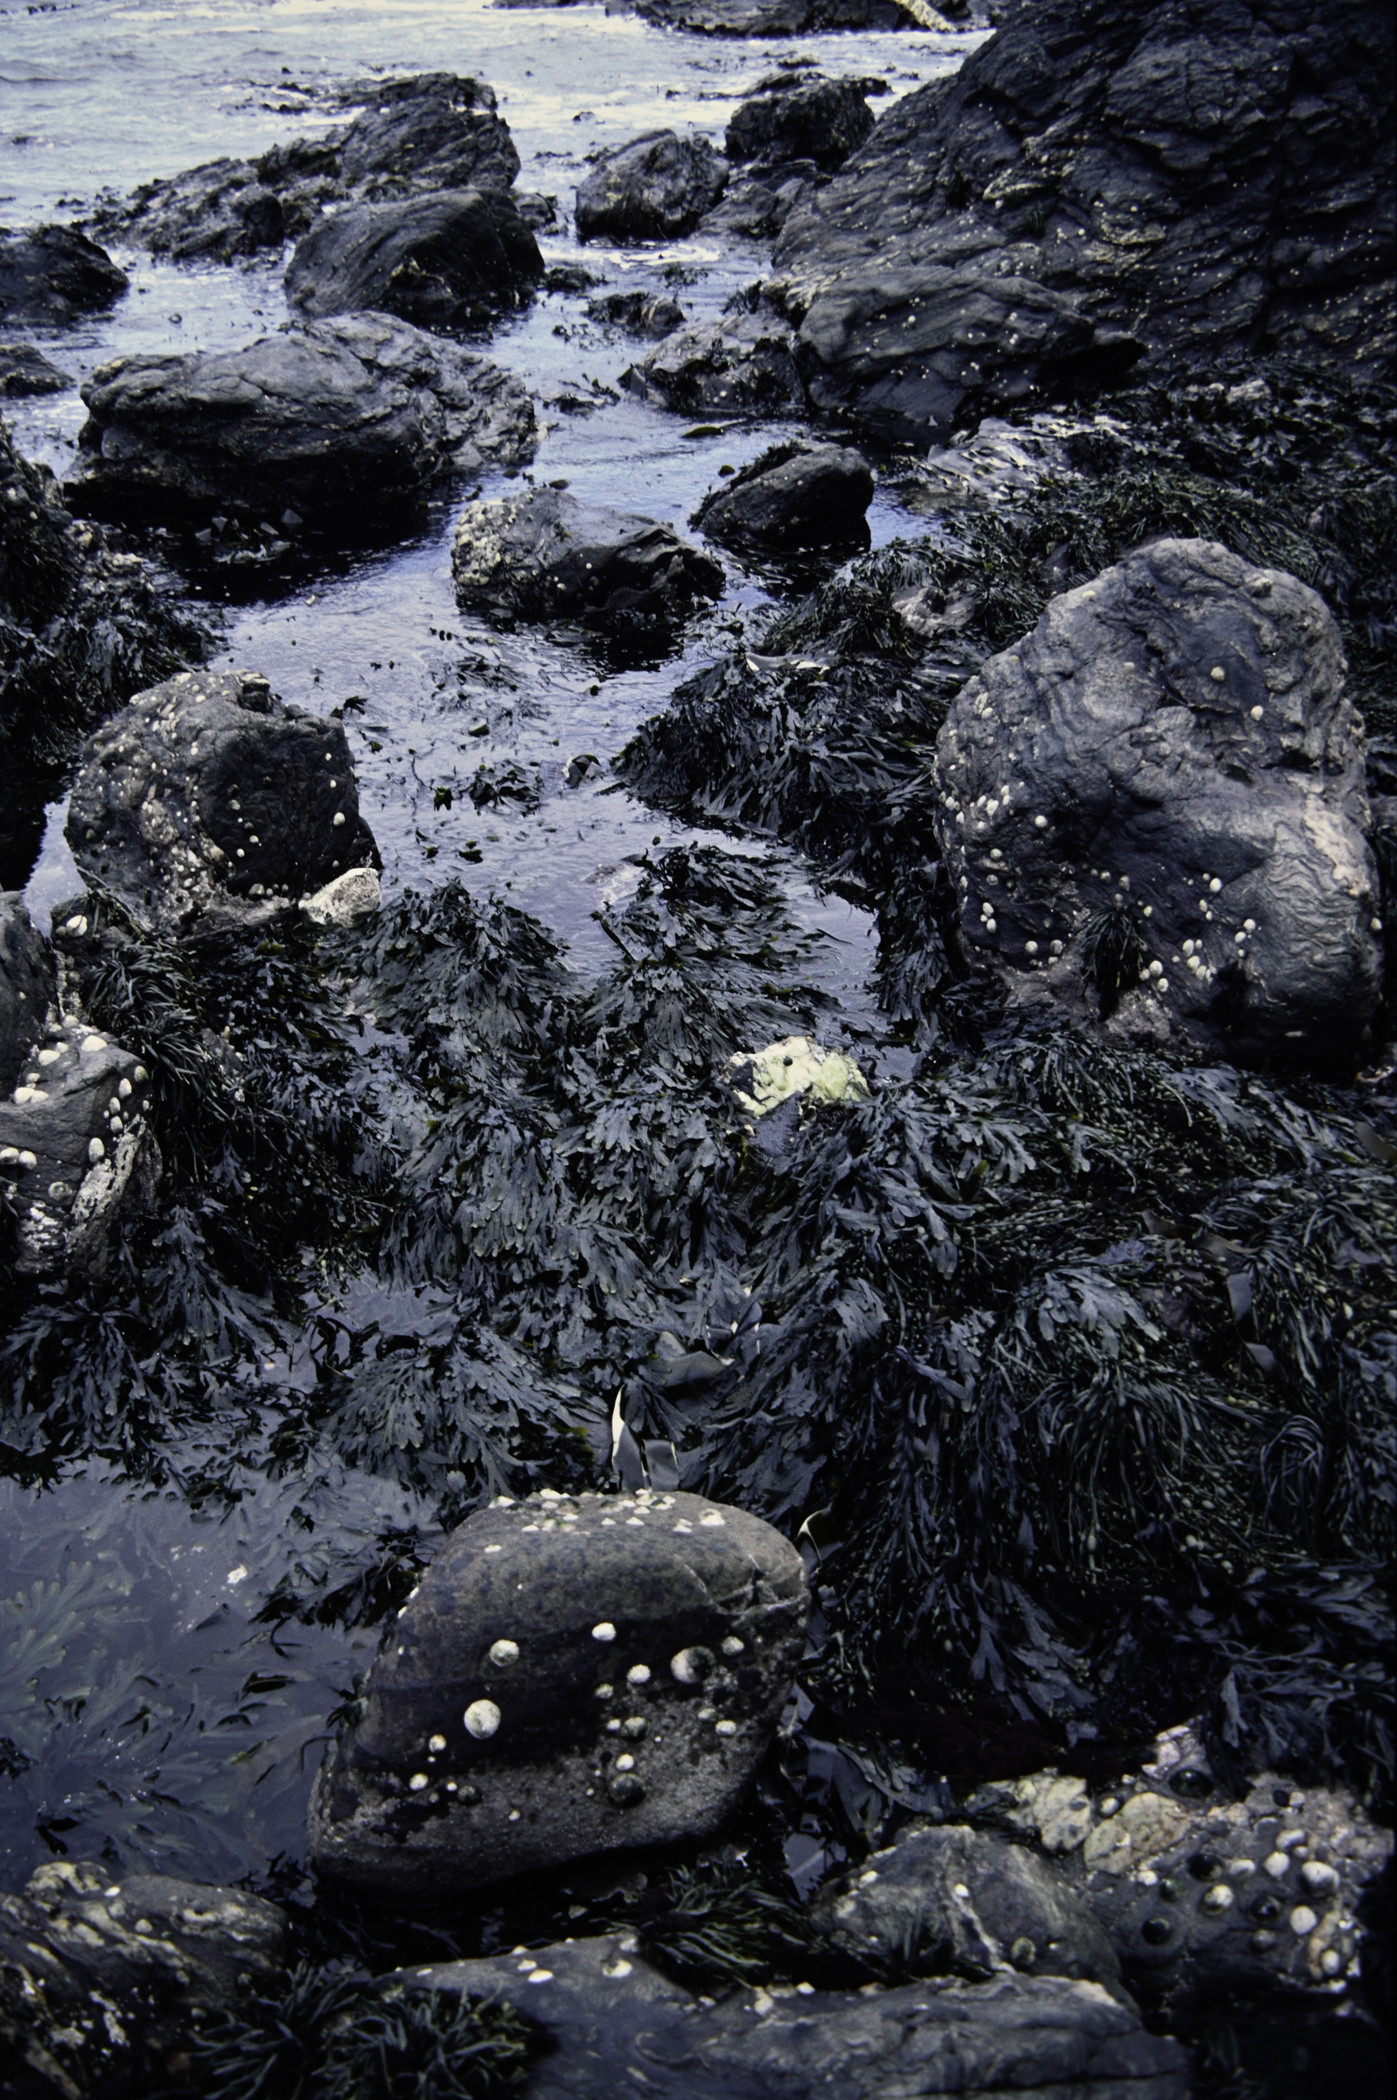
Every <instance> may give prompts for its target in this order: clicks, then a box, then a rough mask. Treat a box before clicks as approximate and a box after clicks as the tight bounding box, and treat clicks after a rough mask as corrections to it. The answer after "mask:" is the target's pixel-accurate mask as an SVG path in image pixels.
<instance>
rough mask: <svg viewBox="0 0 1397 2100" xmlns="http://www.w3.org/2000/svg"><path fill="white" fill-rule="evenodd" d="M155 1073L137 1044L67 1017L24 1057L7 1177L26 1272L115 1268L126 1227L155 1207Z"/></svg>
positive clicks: (7, 1124) (0, 1138) (86, 1272)
mask: <svg viewBox="0 0 1397 2100" xmlns="http://www.w3.org/2000/svg"><path fill="white" fill-rule="evenodd" d="M149 1105H150V1104H149V1077H148V1075H147V1073H146V1070H145V1067H144V1066H143V1065H141V1064H138V1062H137V1061H136V1059H135V1058H134V1057H133V1056H132V1055H131V1053H130V1051H129V1050H123V1049H122V1048H121V1047H120V1045H119V1044H116V1043H110V1042H108V1041H107V1039H106V1037H105V1036H103V1035H102V1034H101V1033H100V1032H99V1031H98V1030H97V1029H95V1028H88V1027H86V1026H85V1025H84V1024H83V1023H81V1022H79V1021H75V1020H73V1019H72V1018H71V1017H68V1018H65V1019H64V1020H63V1021H61V1022H59V1023H55V1024H52V1025H50V1026H47V1027H46V1028H45V1029H44V1031H43V1034H42V1035H41V1036H40V1037H39V1039H38V1040H37V1042H35V1043H34V1044H32V1045H31V1047H30V1050H29V1053H28V1055H27V1056H26V1057H24V1058H23V1059H22V1060H21V1065H20V1074H19V1084H18V1085H17V1086H16V1087H15V1089H14V1091H13V1093H12V1094H11V1095H10V1098H9V1099H8V1100H6V1101H0V1175H3V1177H4V1178H5V1180H6V1181H7V1182H8V1183H9V1187H10V1199H11V1202H12V1205H13V1208H14V1211H15V1215H16V1218H17V1221H18V1239H17V1243H16V1251H15V1268H16V1270H17V1272H18V1273H19V1274H20V1275H22V1276H56V1275H61V1274H63V1273H64V1272H65V1271H67V1272H69V1273H71V1274H74V1275H79V1276H91V1277H101V1276H103V1275H105V1274H106V1271H107V1268H108V1266H109V1263H110V1258H111V1253H112V1248H113V1244H114V1241H115V1236H116V1232H117V1229H118V1227H119V1226H120V1224H121V1223H122V1221H123V1220H124V1219H126V1218H128V1217H130V1216H133V1215H137V1214H139V1213H141V1212H144V1211H148V1210H150V1209H151V1208H152V1206H153V1204H154V1201H155V1192H156V1188H157V1186H158V1184H159V1180H160V1169H161V1162H160V1151H159V1147H158V1146H157V1145H156V1142H155V1138H154V1135H153V1134H152V1132H151V1130H150V1128H149V1125H148V1123H147V1121H146V1111H147V1109H148V1108H149Z"/></svg>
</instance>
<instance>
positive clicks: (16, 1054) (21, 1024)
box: [0, 890, 56, 1094]
mask: <svg viewBox="0 0 1397 2100" xmlns="http://www.w3.org/2000/svg"><path fill="white" fill-rule="evenodd" d="M55 995H56V986H55V983H54V974H53V957H52V955H51V954H50V953H49V946H48V942H47V941H46V940H45V939H44V937H43V935H42V934H41V933H40V932H39V930H38V928H37V927H36V926H35V925H34V924H33V923H32V921H31V920H30V917H29V914H28V912H27V911H26V910H25V908H24V905H23V904H22V903H21V901H20V895H19V892H18V890H10V891H5V892H0V1093H6V1094H7V1093H9V1092H10V1090H11V1088H12V1087H13V1086H14V1085H15V1082H16V1081H17V1079H18V1078H19V1075H20V1071H21V1068H22V1060H23V1059H24V1057H25V1056H26V1055H27V1054H28V1052H29V1051H30V1050H31V1049H32V1047H33V1045H34V1044H35V1043H36V1042H37V1041H38V1039H39V1037H40V1035H41V1034H42V1032H43V1027H44V1020H45V1017H46V1015H47V1013H48V1010H49V1007H50V1005H51V1004H52V1002H53V999H54V997H55Z"/></svg>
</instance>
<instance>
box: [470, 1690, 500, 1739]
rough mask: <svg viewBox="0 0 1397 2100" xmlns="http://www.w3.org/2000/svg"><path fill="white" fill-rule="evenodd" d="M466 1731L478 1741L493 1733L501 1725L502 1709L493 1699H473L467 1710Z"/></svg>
mask: <svg viewBox="0 0 1397 2100" xmlns="http://www.w3.org/2000/svg"><path fill="white" fill-rule="evenodd" d="M465 1722H466V1733H467V1734H468V1735H473V1736H474V1737H475V1738H476V1741H477V1742H480V1741H483V1740H484V1738H485V1737H486V1736H490V1735H493V1734H494V1733H495V1730H496V1729H497V1728H498V1727H499V1725H500V1710H499V1708H498V1706H496V1704H495V1702H494V1700H493V1699H472V1701H471V1703H470V1705H469V1706H468V1707H467V1708H466V1712H465Z"/></svg>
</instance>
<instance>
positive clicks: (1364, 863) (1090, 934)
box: [936, 540, 1381, 1064]
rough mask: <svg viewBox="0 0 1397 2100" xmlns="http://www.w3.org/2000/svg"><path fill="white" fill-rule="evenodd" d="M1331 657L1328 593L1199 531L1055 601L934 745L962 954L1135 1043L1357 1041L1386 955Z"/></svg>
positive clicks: (1239, 1056) (1350, 719) (1328, 1058)
mask: <svg viewBox="0 0 1397 2100" xmlns="http://www.w3.org/2000/svg"><path fill="white" fill-rule="evenodd" d="M1344 668H1345V666H1344V660H1343V652H1342V646H1341V643H1340V639H1339V631H1338V628H1337V626H1336V625H1335V623H1334V620H1333V617H1332V615H1331V614H1330V613H1329V611H1328V609H1327V607H1326V606H1325V605H1324V602H1323V600H1322V599H1320V598H1319V597H1317V596H1316V594H1315V593H1314V592H1313V591H1311V590H1310V589H1308V588H1307V587H1306V586H1305V585H1304V584H1302V583H1298V582H1297V581H1296V580H1295V578H1294V577H1292V576H1286V575H1284V574H1282V573H1280V572H1279V571H1276V570H1270V569H1257V568H1254V567H1252V566H1251V564H1249V563H1247V562H1243V561H1240V560H1239V559H1238V558H1237V556H1236V555H1233V554H1230V553H1229V552H1228V551H1227V549H1226V548H1224V547H1220V546H1218V545H1216V544H1214V543H1212V542H1210V541H1206V540H1162V541H1158V542H1156V543H1155V544H1154V545H1153V546H1150V547H1147V548H1145V549H1143V550H1142V551H1141V552H1139V553H1137V554H1133V555H1130V556H1128V557H1127V559H1126V560H1125V561H1123V562H1120V563H1118V564H1117V566H1116V567H1115V568H1113V569H1108V570H1107V571H1106V572H1105V574H1104V575H1102V576H1099V577H1097V578H1096V580H1095V581H1094V582H1093V583H1089V584H1086V585H1084V586H1083V587H1082V588H1081V589H1079V590H1075V591H1069V592H1067V593H1065V594H1064V595H1063V596H1062V597H1060V598H1055V599H1054V600H1053V601H1052V602H1051V603H1050V604H1049V606H1048V608H1047V610H1046V612H1045V613H1044V614H1043V617H1042V619H1041V620H1040V621H1039V623H1038V625H1037V627H1036V628H1035V629H1034V630H1033V632H1032V633H1031V634H1029V635H1026V636H1025V637H1024V639H1023V641H1021V642H1019V643H1017V644H1016V645H1015V646H1014V647H1013V648H1012V649H1008V650H1005V651H1003V652H1002V653H1001V654H1000V655H998V656H995V657H992V658H991V659H990V660H989V662H988V663H986V664H985V665H984V666H983V667H982V669H981V671H980V673H979V675H978V676H977V677H975V678H973V679H971V680H970V682H969V683H968V684H967V685H966V686H965V687H963V688H962V690H961V692H960V693H959V694H958V695H957V697H956V699H955V701H954V702H953V704H952V707H951V711H950V714H949V715H948V716H947V719H946V723H945V726H944V727H943V729H942V731H941V733H940V736H939V738H938V740H937V757H938V764H939V769H940V775H941V785H942V790H943V793H942V797H941V801H940V805H939V808H938V812H937V817H936V825H937V832H938V835H939V837H940V840H941V844H942V849H943V851H944V854H945V857H946V864H947V867H948V869H949V871H950V874H951V878H952V881H953V883H954V884H955V885H956V888H957V891H958V893H959V898H960V919H959V923H960V932H961V938H962V940H963V942H964V945H965V948H966V952H967V953H968V955H969V956H970V957H971V958H972V959H974V960H976V961H979V962H983V963H987V964H989V965H991V966H992V967H993V968H994V969H995V970H996V972H997V973H998V975H999V977H1000V979H1001V981H1002V982H1003V983H1004V985H1005V986H1006V988H1007V989H1008V991H1009V993H1010V996H1011V997H1013V998H1015V999H1017V1000H1020V1001H1022V1002H1028V1003H1035V1004H1036V1003H1041V1004H1044V1005H1048V1004H1055V1005H1057V1006H1058V1007H1059V1008H1060V1009H1061V1010H1064V1011H1066V1012H1068V1013H1070V1014H1072V1015H1074V1016H1075V1017H1077V1018H1078V1019H1079V1020H1083V1021H1085V1022H1088V1023H1089V1024H1090V1025H1102V1024H1104V1025H1105V1026H1106V1027H1108V1028H1109V1029H1110V1031H1111V1032H1113V1033H1114V1034H1117V1035H1120V1036H1123V1037H1124V1038H1126V1039H1130V1038H1137V1039H1141V1040H1156V1041H1161V1042H1163V1041H1177V1042H1180V1043H1183V1044H1188V1045H1191V1046H1193V1047H1194V1048H1196V1049H1199V1050H1202V1051H1204V1052H1206V1053H1207V1054H1209V1055H1212V1056H1225V1057H1227V1058H1231V1059H1235V1060H1241V1061H1249V1060H1255V1059H1261V1058H1282V1059H1294V1060H1296V1061H1298V1062H1302V1063H1310V1064H1323V1063H1333V1062H1334V1061H1336V1060H1340V1061H1342V1060H1346V1059H1353V1058H1361V1055H1362V1043H1363V1037H1364V1031H1365V1029H1366V1027H1367V1025H1368V1023H1369V1021H1370V1020H1371V1018H1372V1015H1373V1013H1374V1010H1375V1008H1376V1005H1377V1000H1378V994H1379V980H1380V968H1381V959H1380V950H1379V945H1378V940H1377V937H1376V929H1375V927H1374V925H1373V920H1374V918H1375V916H1376V914H1377V910H1378V904H1377V869H1376V867H1375V864H1374V861H1373V856H1372V853H1371V850H1370V848H1369V844H1368V838H1367V831H1368V807H1367V799H1366V794H1365V789H1364V782H1363V743H1362V729H1361V724H1360V723H1359V721H1358V719H1357V717H1356V716H1355V714H1354V712H1353V709H1352V707H1351V706H1350V705H1349V703H1348V701H1347V700H1345V698H1344Z"/></svg>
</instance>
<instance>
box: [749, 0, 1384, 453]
mask: <svg viewBox="0 0 1397 2100" xmlns="http://www.w3.org/2000/svg"><path fill="white" fill-rule="evenodd" d="M1392 58H1393V53H1392V16H1391V11H1390V9H1388V8H1387V7H1385V6H1384V5H1382V4H1380V0H1338V4H1337V5H1334V6H1323V7H1321V6H1319V5H1318V4H1316V0H1230V4H1229V5H1228V6H1227V7H1226V8H1224V9H1223V11H1222V12H1221V13H1219V11H1218V10H1217V9H1216V8H1213V9H1209V10H1206V11H1201V10H1199V9H1198V8H1197V7H1195V6H1194V5H1193V4H1191V0H1158V4H1156V5H1154V6H1152V7H1149V8H1147V9H1146V10H1145V11H1144V12H1143V13H1141V12H1132V11H1129V10H1122V9H1120V8H1118V7H1116V6H1114V5H1111V4H1110V0H1047V4H1045V5H1043V6H1039V7H1032V8H1022V9H1019V10H1018V11H1017V12H1016V13H1015V14H1014V16H1013V17H1012V19H1011V21H1010V22H1009V23H1008V24H1007V25H1006V27H1005V28H1003V29H1002V30H1001V31H1000V32H999V33H998V35H997V36H995V37H994V38H993V39H992V40H991V41H990V42H989V43H988V44H986V45H985V46H983V47H982V48H981V50H979V51H978V52H976V53H975V55H974V56H973V57H972V58H970V59H969V60H968V61H967V62H966V64H965V65H964V66H963V67H962V69H961V71H960V72H959V73H958V74H957V75H956V76H955V78H954V79H953V80H951V81H949V82H944V81H943V82H937V83H934V84H933V85H931V86H929V87H926V88H923V89H921V90H919V91H918V92H917V93H916V94H913V95H909V96H908V97H907V98H906V100H905V101H903V102H901V103H899V104H898V105H897V106H896V107H895V108H893V109H891V110H889V111H888V113H887V114H886V115H885V116H884V117H883V118H882V120H881V121H880V122H879V123H878V124H877V126H876V127H875V129H874V131H873V133H872V135H871V136H870V137H869V139H868V140H867V142H866V143H865V144H864V146H863V147H862V148H861V149H860V151H859V152H858V153H856V154H855V155H854V156H853V158H852V159H851V160H850V161H849V162H848V163H847V164H846V166H845V168H844V170H843V171H842V173H841V174H840V175H838V176H837V177H836V178H835V180H834V181H833V182H832V183H831V184H830V185H829V186H828V187H827V188H826V189H824V190H823V191H821V192H819V193H818V194H816V195H813V196H812V197H810V198H809V199H808V200H807V201H806V202H805V204H804V205H803V206H802V207H800V208H798V209H797V211H796V212H794V213H793V214H792V216H791V218H790V219H789V220H788V222H787V224H786V226H785V228H784V230H783V233H782V235H781V238H780V241H779V243H778V245H777V248H776V251H775V255H774V258H773V274H774V281H775V285H776V287H777V289H778V290H779V292H780V294H781V296H782V297H783V298H784V300H785V302H786V304H787V307H788V309H789V311H790V312H791V314H792V316H793V317H795V318H798V319H800V321H801V323H802V326H801V345H802V353H803V357H804V360H805V365H804V369H805V374H806V378H807V382H808V385H809V388H810V392H811V396H812V399H813V400H814V401H815V403H816V405H817V406H819V407H821V408H825V409H830V410H849V411H852V412H853V413H854V414H855V415H857V416H858V417H860V418H863V419H866V420H867V421H869V422H871V423H875V424H877V425H879V426H880V427H883V428H885V429H887V430H889V431H892V432H902V433H906V434H911V433H925V432H927V431H929V430H933V429H945V428H946V427H948V426H949V425H950V424H951V422H952V421H953V420H954V419H956V418H958V417H965V416H970V415H973V414H975V413H977V412H979V411H980V410H981V409H983V408H985V407H989V406H992V405H994V404H996V403H1005V402H1012V401H1016V400H1021V399H1023V398H1024V397H1025V396H1027V395H1029V394H1031V393H1033V392H1035V391H1039V392H1044V393H1052V392H1055V391H1059V390H1061V389H1063V388H1066V387H1071V386H1075V385H1079V384H1084V383H1089V382H1091V381H1092V380H1093V379H1095V378H1097V377H1099V376H1104V375H1106V374H1109V373H1110V372H1111V371H1113V370H1119V369H1122V368H1124V367H1125V366H1126V365H1127V364H1129V363H1130V362H1131V361H1132V360H1133V359H1136V358H1143V360H1144V361H1145V363H1146V364H1147V365H1149V364H1160V365H1165V364H1168V363H1169V362H1170V361H1171V360H1178V359H1181V358H1188V357H1190V356H1192V355H1194V354H1195V353H1199V354H1201V353H1206V354H1207V355H1208V356H1209V357H1213V358H1215V357H1216V356H1217V354H1218V353H1219V351H1221V350H1224V349H1226V348H1227V347H1229V346H1238V347H1241V346H1247V347H1256V346H1258V345H1268V344H1269V345H1272V346H1275V347H1277V348H1279V349H1281V350H1283V351H1286V352H1292V353H1295V354H1298V355H1303V356H1308V357H1315V358H1319V359H1321V360H1324V361H1332V362H1335V363H1340V364H1344V365H1357V366H1359V367H1361V368H1363V369H1366V370H1377V369H1381V368H1382V367H1384V366H1385V365H1386V364H1387V363H1388V362H1389V361H1390V359H1391V356H1392V353H1393V347H1394V328H1393V319H1392V316H1393V311H1394V302H1393V283H1392V249H1391V242H1392V218H1393V210H1392V201H1391V182H1390V169H1391V160H1392V150H1393V137H1394V124H1393V103H1392V89H1391V83H1392V79H1393V63H1392Z"/></svg>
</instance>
